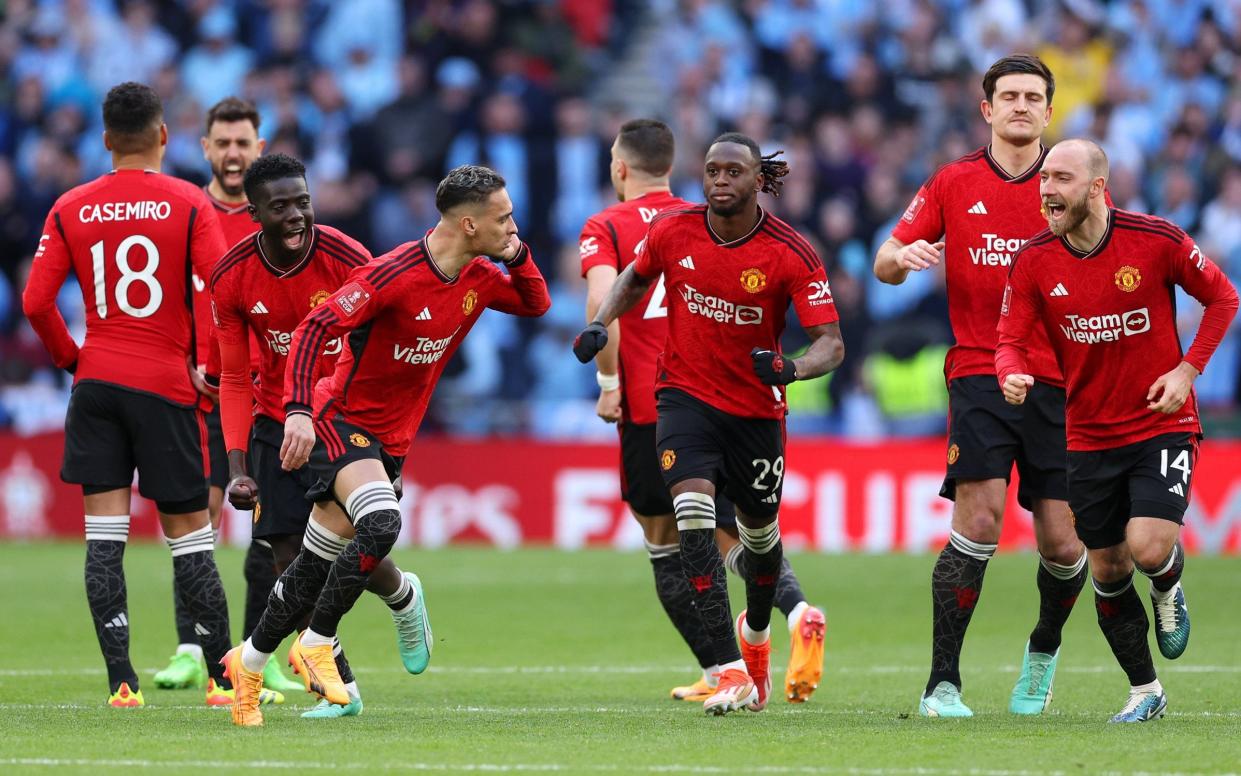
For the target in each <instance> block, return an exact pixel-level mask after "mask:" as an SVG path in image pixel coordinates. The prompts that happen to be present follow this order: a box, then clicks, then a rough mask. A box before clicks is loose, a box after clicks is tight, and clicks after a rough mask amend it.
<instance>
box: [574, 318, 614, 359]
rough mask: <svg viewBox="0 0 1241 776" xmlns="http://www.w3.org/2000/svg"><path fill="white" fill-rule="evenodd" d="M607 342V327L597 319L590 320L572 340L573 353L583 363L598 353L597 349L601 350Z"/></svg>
mask: <svg viewBox="0 0 1241 776" xmlns="http://www.w3.org/2000/svg"><path fill="white" fill-rule="evenodd" d="M607 344H608V327H607V326H604V325H603V324H602V323H600V322H599V321H592V322H591V324H590V325H589V326H587V327H586V328H584V329H582V332H581V333H580V334H578V335H577V338H576V339H575V340H573V355H575V356H577V360H578V361H581V362H582V363H583V364H585V363H588V362H589V361H590V360H591V359H592V358H594V357H595V356H596V355H598V353H599V351H600V350H603V348H604V346H605V345H607Z"/></svg>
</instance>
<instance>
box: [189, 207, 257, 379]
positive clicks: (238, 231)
mask: <svg viewBox="0 0 1241 776" xmlns="http://www.w3.org/2000/svg"><path fill="white" fill-rule="evenodd" d="M203 194H204V195H206V197H207V201H208V202H210V203H211V204H212V205H213V206H214V207H215V214H216V218H217V219H218V220H219V222H220V233H221V234H222V235H223V236H224V249H225V250H226V251H227V250H229V249H230V248H231V247H233V246H235V245H237V243H239V242H241V241H242V240H243V239H244V238H246V237H249V236H250V235H252V234H254V233H255V232H257V231H258V230H259V225H258V224H256V223H255V222H254V221H253V219H251V218H250V211H249V210H248V209H247V208H248V206H249V205H248V203H245V202H243V203H241V204H240V205H230V204H228V203H227V202H221V201H220V200H218V199H216V198H215V197H213V196H212V195H211V192H210V191H208V190H207V187H206V186H204V187H203ZM210 280H211V276H210V274H208V275H207V276H206V277H204V278H200V277H199V276H198V274H197V273H195V274H194V291H195V294H194V322H195V323H196V324H197V326H198V330H199V331H208V330H209V327H210V326H211V289H210V288H208V283H209V282H210ZM251 344H252V345H253V347H251V348H250V357H251V359H252V362H251V364H250V366H251V371H252V372H258V371H259V367H260V362H259V353H260V352H262V351H261V348H259V347H258V345H259V343H258V340H252V341H251ZM204 345H205V346H206V347H207V350H204V347H203V346H204ZM198 359H199V360H198V363H200V364H206V365H207V371H208V372H211V373H213V374H215V373H217V372H218V371H219V368H220V360H219V359H220V353H219V348H218V347H217V345H216V343H215V342H214V340H213V341H211V342H207V343H202V344H200V346H199V349H198Z"/></svg>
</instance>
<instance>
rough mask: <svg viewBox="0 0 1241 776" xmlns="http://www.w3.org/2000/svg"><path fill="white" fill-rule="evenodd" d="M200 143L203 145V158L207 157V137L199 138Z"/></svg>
mask: <svg viewBox="0 0 1241 776" xmlns="http://www.w3.org/2000/svg"><path fill="white" fill-rule="evenodd" d="M198 144H199V145H200V146H202V147H203V158H204V159H206V158H207V145H208V144H207V138H205V137H200V138H198Z"/></svg>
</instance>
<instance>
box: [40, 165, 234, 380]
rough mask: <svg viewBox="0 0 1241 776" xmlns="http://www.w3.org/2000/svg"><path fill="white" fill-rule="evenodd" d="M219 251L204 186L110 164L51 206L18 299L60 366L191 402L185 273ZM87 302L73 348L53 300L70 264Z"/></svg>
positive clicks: (192, 334) (193, 337)
mask: <svg viewBox="0 0 1241 776" xmlns="http://www.w3.org/2000/svg"><path fill="white" fill-rule="evenodd" d="M223 253H224V241H223V239H222V238H221V237H220V227H219V223H218V221H217V219H216V215H215V209H214V208H213V207H211V204H210V203H209V202H208V201H207V199H206V197H205V196H204V195H203V192H202V190H201V189H199V188H198V187H197V186H194V185H193V184H190V183H186V182H185V181H182V180H178V179H176V178H172V177H169V176H167V175H162V174H160V173H157V172H152V171H149V170H148V171H143V170H114V171H112V172H110V173H108V174H107V175H103V176H101V177H99V178H97V179H95V180H94V181H92V182H90V183H86V184H83V185H81V186H78V187H76V188H74V189H71V190H70V191H68V192H67V193H65V194H64V195H63V196H61V197H60V199H58V200H57V201H56V204H55V205H53V206H52V211H51V213H49V214H48V217H47V222H46V223H45V224H44V227H43V236H42V238H40V242H39V250H38V252H37V253H36V254H35V261H34V265H33V267H32V269H31V273H30V280H29V283H28V284H27V286H26V292H25V295H24V297H23V304H24V307H25V310H26V315H27V317H28V318H29V319H30V323H31V325H32V326H33V327H34V329H35V331H36V332H38V334H39V336H40V337H41V338H42V339H43V342H44V343H45V344H46V345H47V348H48V350H49V351H51V353H52V359H53V360H54V361H55V363H56V365H57V366H61V367H64V366H68V365H70V364H72V363H73V362H74V361H77V370H76V371H75V373H74V380H75V381H79V380H99V381H102V382H107V383H112V384H115V385H121V386H125V387H127V388H133V389H135V390H139V391H145V392H147V393H152V394H156V395H158V396H162V397H164V398H166V399H169V400H171V401H173V402H176V403H178V404H194V403H195V402H196V401H197V398H198V393H197V392H196V391H195V390H194V387H193V384H192V383H191V382H190V378H189V374H188V373H187V371H186V368H187V367H186V360H187V357H188V356H190V355H191V354H193V353H195V352H196V349H195V343H196V341H198V340H199V339H201V338H204V337H209V336H211V332H210V331H209V330H208V331H205V332H203V331H199V332H196V331H195V325H194V318H193V315H192V314H191V305H192V293H191V291H192V286H193V284H192V281H191V275H192V274H193V273H197V274H198V275H199V276H200V277H207V276H208V275H209V274H210V271H211V267H212V266H213V265H214V264H215V261H216V259H218V258H219V257H220V256H221V255H222V254H223ZM71 270H72V271H73V272H74V274H76V275H77V278H78V282H79V284H80V285H81V287H82V297H83V300H84V301H85V303H86V341H85V343H84V344H83V345H82V348H81V351H80V352H79V350H78V347H77V345H76V344H74V342H73V339H72V338H71V337H70V336H69V330H68V329H67V328H65V322H64V320H63V319H62V318H61V317H60V313H59V312H57V310H56V306H55V300H56V293H57V291H58V290H59V289H60V287H61V284H63V283H64V281H65V277H66V276H67V275H68V274H69V272H70V271H71Z"/></svg>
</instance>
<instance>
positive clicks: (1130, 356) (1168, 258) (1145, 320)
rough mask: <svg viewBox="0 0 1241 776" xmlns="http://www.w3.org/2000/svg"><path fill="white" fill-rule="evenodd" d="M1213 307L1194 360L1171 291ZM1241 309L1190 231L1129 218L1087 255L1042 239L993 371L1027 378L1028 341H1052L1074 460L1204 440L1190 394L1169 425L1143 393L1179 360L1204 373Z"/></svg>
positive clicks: (1012, 302) (1014, 279)
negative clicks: (1182, 437) (1164, 441)
mask: <svg viewBox="0 0 1241 776" xmlns="http://www.w3.org/2000/svg"><path fill="white" fill-rule="evenodd" d="M1176 285H1179V286H1181V287H1182V288H1184V289H1185V290H1186V291H1188V292H1189V293H1190V294H1191V295H1192V296H1193V297H1194V298H1196V299H1197V300H1198V301H1200V302H1202V303H1203V304H1204V305H1206V313H1205V315H1204V316H1203V319H1202V324H1201V326H1200V327H1199V329H1198V335H1197V337H1195V339H1194V344H1193V346H1192V347H1191V348H1190V350H1189V353H1188V355H1185V356H1182V354H1181V344H1180V340H1179V339H1178V338H1177V331H1176V310H1175V306H1174V305H1175V303H1174V296H1173V286H1176ZM1236 311H1237V291H1236V289H1234V288H1233V287H1232V284H1231V283H1229V282H1228V278H1227V277H1226V276H1225V275H1224V273H1222V272H1221V271H1220V270H1219V268H1218V267H1216V266H1215V264H1213V263H1212V262H1211V261H1210V260H1209V259H1207V257H1206V256H1203V255H1202V251H1200V250H1198V246H1197V245H1195V244H1194V241H1193V240H1192V239H1190V238H1189V237H1188V236H1187V235H1186V234H1185V233H1184V232H1183V231H1181V230H1180V229H1179V228H1178V227H1176V226H1174V225H1173V224H1171V223H1169V222H1167V221H1165V220H1163V219H1162V218H1155V217H1153V216H1143V215H1139V214H1136V213H1129V212H1126V211H1123V210H1111V211H1109V223H1108V231H1107V233H1106V234H1105V235H1104V237H1103V239H1102V241H1100V243H1099V245H1098V246H1096V247H1095V248H1094V250H1092V251H1090V252H1086V253H1083V252H1081V251H1078V250H1076V249H1075V248H1073V247H1072V246H1070V245H1069V243H1068V242H1067V241H1065V240H1062V239H1060V238H1058V237H1056V236H1054V235H1053V234H1052V233H1051V232H1050V231H1047V230H1045V231H1044V232H1042V233H1041V234H1039V235H1038V236H1036V237H1034V238H1033V239H1031V240H1030V242H1029V243H1027V244H1026V246H1025V248H1024V249H1023V250H1022V251H1021V252H1020V254H1019V255H1018V260H1017V261H1015V262H1014V264H1013V270H1012V276H1011V278H1010V280H1009V284H1008V288H1007V289H1005V291H1004V305H1003V311H1002V315H1001V317H1000V327H999V339H1000V343H999V349H998V350H997V352H996V357H995V367H996V373H997V374H998V375H999V376H1000V378H1001V382H1002V380H1003V377H1004V376H1006V375H1010V374H1029V373H1030V371H1029V369H1028V368H1027V367H1026V363H1027V358H1028V357H1027V355H1026V354H1027V350H1026V347H1027V343H1028V341H1029V335H1030V334H1032V333H1034V332H1035V331H1042V332H1043V333H1044V334H1046V335H1047V336H1048V337H1050V339H1051V343H1052V348H1053V349H1054V350H1055V353H1056V358H1057V359H1058V361H1059V363H1060V366H1061V367H1062V368H1063V370H1064V376H1065V389H1066V392H1067V399H1066V401H1067V404H1066V407H1065V415H1066V422H1067V430H1068V448H1069V449H1070V450H1102V449H1107V448H1114V447H1121V446H1124V445H1127V444H1132V443H1134V442H1140V441H1142V440H1144V439H1150V438H1151V437H1154V436H1158V435H1159V434H1165V433H1169V432H1176V431H1189V432H1194V433H1201V430H1202V428H1201V426H1200V425H1199V422H1198V407H1197V402H1196V400H1195V399H1194V396H1193V394H1192V393H1191V394H1190V397H1189V400H1188V401H1186V402H1185V405H1184V406H1183V407H1182V408H1181V409H1180V411H1178V412H1175V413H1172V414H1171V415H1164V414H1162V413H1157V412H1152V411H1151V410H1149V409H1147V406H1146V405H1147V403H1148V402H1147V399H1146V392H1147V390H1149V389H1150V387H1151V384H1152V383H1154V382H1155V380H1156V379H1157V378H1158V377H1159V376H1160V375H1162V374H1164V373H1165V372H1168V371H1170V370H1172V369H1173V368H1175V367H1176V365H1177V364H1178V363H1180V362H1181V360H1182V358H1183V359H1184V360H1185V361H1187V362H1189V363H1190V364H1191V365H1192V366H1193V367H1194V368H1196V369H1198V370H1199V371H1202V370H1204V369H1205V368H1206V363H1207V360H1208V359H1209V358H1210V357H1211V354H1212V353H1214V352H1215V347H1216V346H1217V345H1218V344H1219V341H1220V339H1221V338H1222V337H1223V335H1224V332H1225V331H1226V330H1227V328H1228V324H1229V322H1230V321H1231V320H1232V317H1233V315H1235V314H1236Z"/></svg>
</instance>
